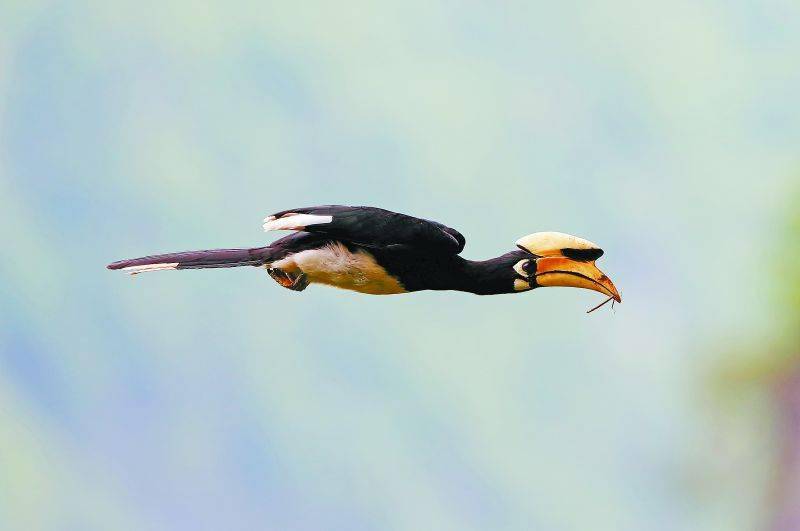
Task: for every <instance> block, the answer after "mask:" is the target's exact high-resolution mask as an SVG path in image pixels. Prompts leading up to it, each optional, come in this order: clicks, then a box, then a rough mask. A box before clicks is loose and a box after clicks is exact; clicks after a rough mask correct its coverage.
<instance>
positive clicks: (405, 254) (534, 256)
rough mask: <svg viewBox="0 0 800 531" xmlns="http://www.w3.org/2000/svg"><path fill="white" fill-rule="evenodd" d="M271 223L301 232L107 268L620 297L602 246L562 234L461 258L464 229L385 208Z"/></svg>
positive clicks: (298, 284)
mask: <svg viewBox="0 0 800 531" xmlns="http://www.w3.org/2000/svg"><path fill="white" fill-rule="evenodd" d="M264 230H265V231H273V230H289V231H295V232H294V233H293V234H291V235H289V236H286V237H284V238H281V239H279V240H277V241H274V242H272V243H271V244H270V245H267V246H266V247H254V248H251V249H214V250H208V251H189V252H182V253H170V254H160V255H155V256H145V257H143V258H133V259H131V260H121V261H119V262H114V263H113V264H110V265H109V266H108V268H109V269H119V270H122V271H126V272H128V273H131V274H137V273H143V272H145V271H160V270H167V269H204V268H213V267H238V266H256V267H264V268H266V270H267V273H269V275H270V276H271V277H272V278H273V279H274V280H275V281H276V282H277V283H278V284H280V285H281V286H283V287H284V288H288V289H291V290H294V291H302V290H304V289H305V288H306V287H308V285H309V284H314V283H316V284H328V285H330V286H335V287H337V288H342V289H349V290H353V291H358V292H361V293H369V294H373V295H388V294H395V293H407V292H412V291H420V290H426V289H430V290H456V291H467V292H470V293H475V294H478V295H495V294H501V293H521V292H523V291H530V290H532V289H534V288H538V287H541V286H570V287H576V288H587V289H591V290H594V291H599V292H600V293H603V294H605V295H607V296H608V297H609V299H608V300H611V299H613V300H616V301H618V302H620V301H621V298H620V296H619V293H618V292H617V289H616V288H615V287H614V284H613V283H612V282H611V280H610V279H609V278H608V277H607V276H606V275H605V274H603V272H602V271H600V270H599V269H598V268H597V267H596V266H595V265H594V262H595V260H597V259H598V258H600V257H601V256H602V255H603V250H602V249H600V248H599V247H598V246H597V245H595V244H594V243H592V242H590V241H587V240H584V239H582V238H578V237H576V236H570V235H569V234H563V233H560V232H537V233H535V234H530V235H528V236H525V237H523V238H520V239H519V240H517V242H516V243H517V250H515V251H511V252H508V253H506V254H504V255H502V256H498V257H497V258H491V259H489V260H482V261H473V260H467V259H465V258H462V257H461V256H459V253H460V252H461V251H462V250H463V249H464V243H465V240H464V236H462V235H461V233H460V232H458V231H457V230H455V229H451V228H450V227H446V226H445V225H442V224H441V223H437V222H435V221H429V220H426V219H420V218H415V217H412V216H408V215H405V214H399V213H396V212H390V211H388V210H384V209H382V208H375V207H366V206H338V205H327V206H316V207H309V208H293V209H291V210H284V211H282V212H277V213H275V214H273V215H271V216H268V217H267V218H266V219H265V220H264ZM606 302H607V301H606Z"/></svg>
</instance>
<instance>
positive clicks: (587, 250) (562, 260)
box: [514, 232, 622, 302]
mask: <svg viewBox="0 0 800 531" xmlns="http://www.w3.org/2000/svg"><path fill="white" fill-rule="evenodd" d="M517 247H519V248H520V249H521V250H523V251H525V253H527V254H528V255H529V256H526V257H524V258H523V259H522V260H519V261H518V262H516V263H515V264H514V271H515V272H516V274H517V278H516V279H515V281H514V288H515V289H516V290H517V291H527V290H529V289H533V288H538V287H540V286H567V287H571V288H586V289H591V290H594V291H599V292H600V293H603V294H604V295H607V296H608V297H611V298H612V299H614V300H615V301H617V302H622V298H621V297H620V296H619V292H618V291H617V288H616V287H615V286H614V283H613V282H611V279H609V278H608V277H607V276H606V275H605V273H603V272H602V271H600V270H599V269H598V268H597V266H596V265H594V262H595V260H597V259H598V258H600V257H601V256H603V250H602V249H601V248H600V247H598V246H597V245H595V244H594V243H592V242H590V241H588V240H584V239H583V238H578V237H577V236H571V235H569V234H564V233H561V232H537V233H534V234H529V235H528V236H525V237H523V238H520V239H519V240H517Z"/></svg>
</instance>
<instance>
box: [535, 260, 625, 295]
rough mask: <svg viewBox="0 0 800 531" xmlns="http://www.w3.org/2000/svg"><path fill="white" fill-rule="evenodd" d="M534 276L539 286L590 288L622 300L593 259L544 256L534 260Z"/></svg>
mask: <svg viewBox="0 0 800 531" xmlns="http://www.w3.org/2000/svg"><path fill="white" fill-rule="evenodd" d="M534 278H535V280H536V284H538V285H539V286H567V287H570V288H584V289H590V290H593V291H598V292H600V293H603V294H604V295H607V296H609V297H611V298H612V299H614V300H615V301H617V302H622V297H620V296H619V292H618V291H617V288H616V286H614V283H613V282H611V279H610V278H608V277H607V276H606V275H605V273H603V272H602V271H600V270H599V269H598V268H597V266H596V265H594V261H590V262H584V261H579V260H572V259H570V258H566V257H564V256H544V257H542V258H538V259H537V260H536V274H535V277H534Z"/></svg>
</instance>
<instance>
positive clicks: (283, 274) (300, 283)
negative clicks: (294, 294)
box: [267, 267, 308, 291]
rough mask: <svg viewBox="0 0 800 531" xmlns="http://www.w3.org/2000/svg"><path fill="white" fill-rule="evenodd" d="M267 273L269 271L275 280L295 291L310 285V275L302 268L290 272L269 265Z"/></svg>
mask: <svg viewBox="0 0 800 531" xmlns="http://www.w3.org/2000/svg"><path fill="white" fill-rule="evenodd" d="M267 273H269V276H271V277H272V279H273V280H275V282H277V283H278V284H280V285H281V286H283V287H284V288H287V289H290V290H293V291H303V290H304V289H306V287H308V277H307V276H306V274H305V273H303V272H302V271H300V270H297V271H296V272H291V273H290V272H288V271H285V270H283V269H279V268H277V267H268V268H267Z"/></svg>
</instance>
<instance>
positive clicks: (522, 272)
mask: <svg viewBox="0 0 800 531" xmlns="http://www.w3.org/2000/svg"><path fill="white" fill-rule="evenodd" d="M528 262H530V260H520V261H519V262H517V263H516V264H514V271H516V272H517V274H518V275H519V276H521V277H527V276H528V273H527V272H526V271H525V269H524V267H525V266H526V265H527V264H528Z"/></svg>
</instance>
